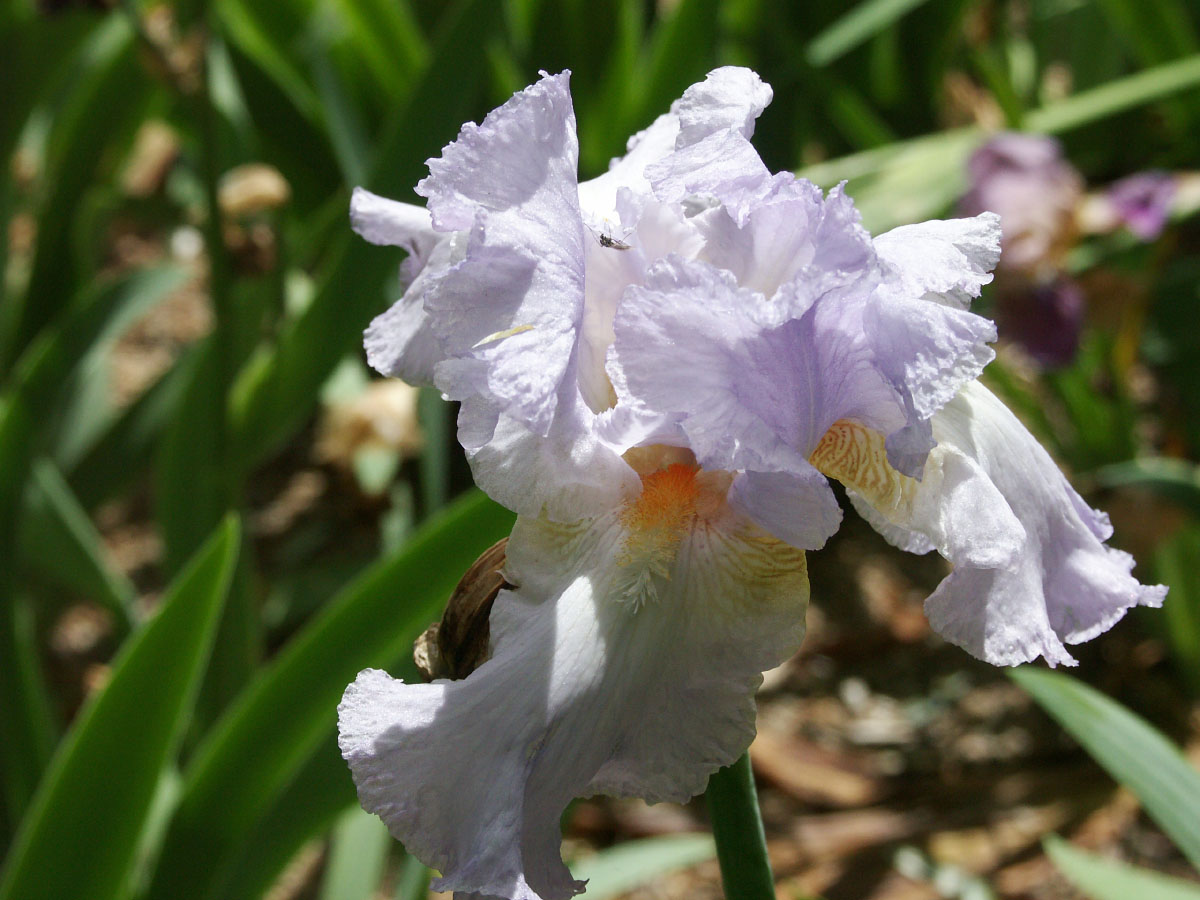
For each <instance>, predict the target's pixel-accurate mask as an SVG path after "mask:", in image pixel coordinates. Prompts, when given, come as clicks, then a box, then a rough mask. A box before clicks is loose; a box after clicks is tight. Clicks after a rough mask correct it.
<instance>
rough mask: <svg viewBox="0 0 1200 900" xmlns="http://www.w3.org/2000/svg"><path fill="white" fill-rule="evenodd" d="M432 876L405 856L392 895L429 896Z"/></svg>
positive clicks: (414, 899) (403, 899) (405, 898)
mask: <svg viewBox="0 0 1200 900" xmlns="http://www.w3.org/2000/svg"><path fill="white" fill-rule="evenodd" d="M576 877H577V878H578V877H579V876H576ZM432 878H433V872H432V871H431V870H430V869H429V867H428V866H426V865H425V864H424V863H423V862H421V861H420V860H419V859H417V858H416V857H415V856H406V857H404V861H403V862H401V863H400V874H399V875H398V876H397V878H396V891H395V893H394V894H393V895H392V896H393V897H395V900H425V898H427V897H428V896H429V882H430V880H432Z"/></svg>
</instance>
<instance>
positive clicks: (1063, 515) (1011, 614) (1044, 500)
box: [813, 382, 1166, 665]
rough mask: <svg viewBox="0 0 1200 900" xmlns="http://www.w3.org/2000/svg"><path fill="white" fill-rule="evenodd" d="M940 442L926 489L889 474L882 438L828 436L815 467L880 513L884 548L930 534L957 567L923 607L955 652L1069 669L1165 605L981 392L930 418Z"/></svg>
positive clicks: (969, 389)
mask: <svg viewBox="0 0 1200 900" xmlns="http://www.w3.org/2000/svg"><path fill="white" fill-rule="evenodd" d="M933 433H934V437H935V438H936V439H937V442H938V446H937V448H936V449H935V450H934V451H933V452H932V453H930V455H929V460H928V462H927V464H926V468H925V472H924V479H923V480H922V481H920V482H917V481H916V480H914V479H911V478H907V477H906V476H903V475H900V474H899V473H897V472H895V471H894V470H893V469H891V467H890V466H889V465H888V464H887V461H886V458H885V457H884V454H883V453H882V450H881V441H879V439H878V437H877V436H875V437H872V435H871V434H870V433H868V432H866V430H864V429H857V428H855V427H854V426H851V425H843V426H840V427H839V428H836V429H833V430H831V434H830V435H829V436H828V437H827V439H826V440H825V441H823V442H822V446H821V447H819V448H818V451H817V453H815V454H814V457H813V462H814V464H815V465H817V467H818V468H820V469H821V470H822V471H824V472H826V473H827V474H829V475H831V476H832V477H835V478H838V479H840V480H841V481H843V482H844V483H845V484H847V485H848V486H849V487H851V488H852V489H854V490H855V491H856V492H857V493H858V494H859V495H860V501H859V502H866V503H869V504H870V505H871V506H872V507H874V509H875V512H876V513H877V514H879V515H880V516H882V518H883V519H884V520H885V522H886V523H887V524H888V526H890V529H889V531H888V532H885V536H888V537H889V539H891V540H893V541H894V542H897V543H901V544H903V543H906V542H908V541H909V540H910V539H909V538H908V537H907V535H908V534H909V533H911V532H916V533H917V534H919V535H924V536H925V537H927V538H928V539H929V541H930V542H931V543H932V544H933V545H934V546H936V547H937V549H938V550H939V551H940V552H941V553H942V554H943V555H944V556H945V557H946V558H947V559H949V560H950V561H951V562H952V563H953V564H954V571H953V572H952V573H951V574H950V575H949V576H947V578H946V579H945V580H944V581H943V582H942V583H941V584H940V585H939V586H938V589H937V590H936V591H934V593H933V595H932V596H930V598H929V599H928V600H927V601H926V604H925V609H926V613H927V614H928V615H929V620H930V622H931V624H932V625H933V626H934V628H936V629H937V630H938V631H939V632H940V633H941V634H942V635H944V636H945V637H946V638H948V639H949V640H950V641H952V642H954V643H956V644H958V645H959V646H961V647H963V648H964V649H966V650H968V651H969V652H970V653H972V654H973V655H975V656H978V657H980V658H981V659H985V660H987V661H988V662H991V663H995V664H997V665H1017V664H1018V663H1023V662H1029V661H1031V660H1034V659H1036V658H1037V657H1039V656H1042V657H1045V659H1046V661H1047V662H1049V663H1050V664H1051V665H1055V664H1059V663H1062V664H1066V665H1073V664H1074V662H1075V661H1074V659H1073V658H1072V657H1071V655H1070V654H1069V653H1068V652H1067V650H1066V646H1065V645H1067V644H1076V643H1080V642H1082V641H1086V640H1090V639H1091V638H1093V637H1095V636H1096V635H1097V634H1100V633H1101V632H1103V631H1105V630H1107V629H1108V628H1110V627H1111V626H1112V625H1113V624H1114V623H1115V622H1116V621H1117V620H1119V619H1120V618H1121V617H1122V616H1123V615H1124V614H1125V612H1126V610H1128V609H1129V608H1131V607H1133V606H1138V605H1143V606H1159V605H1160V604H1161V603H1162V599H1163V596H1164V595H1165V593H1166V589H1165V588H1164V587H1162V586H1149V587H1147V586H1144V585H1141V584H1139V583H1138V581H1137V580H1136V579H1135V578H1134V577H1133V576H1132V574H1131V570H1132V568H1133V558H1132V557H1130V556H1129V554H1127V553H1123V552H1122V551H1120V550H1114V549H1112V548H1110V547H1107V546H1105V545H1104V543H1103V541H1105V540H1107V539H1108V538H1109V537H1110V536H1111V534H1112V528H1111V526H1110V525H1109V523H1108V519H1107V517H1106V516H1105V515H1104V514H1103V513H1099V512H1097V511H1095V510H1093V509H1091V508H1090V507H1088V505H1087V504H1086V503H1084V501H1083V499H1082V498H1081V497H1080V496H1079V495H1078V494H1077V493H1076V492H1075V490H1074V488H1072V487H1071V485H1070V484H1069V483H1068V482H1067V479H1066V478H1065V477H1064V476H1063V474H1062V472H1060V471H1059V469H1058V467H1057V466H1056V465H1055V464H1054V462H1053V461H1052V460H1051V459H1050V457H1049V455H1048V454H1047V453H1046V451H1045V450H1043V449H1042V446H1041V445H1040V444H1039V443H1038V442H1037V440H1036V439H1035V438H1034V437H1033V436H1032V435H1031V434H1030V433H1029V432H1028V431H1027V430H1026V429H1025V427H1024V426H1023V425H1021V423H1020V422H1019V421H1018V420H1017V418H1016V417H1015V416H1014V415H1013V414H1012V413H1011V412H1009V410H1008V409H1007V407H1005V406H1004V404H1002V403H1001V402H1000V401H999V400H997V399H996V397H995V396H994V395H993V394H992V393H991V392H990V391H988V390H987V389H986V388H984V387H983V386H982V385H980V384H978V383H977V382H974V383H971V384H969V385H967V386H966V387H964V388H963V390H962V391H961V392H960V393H959V394H958V396H957V397H955V398H954V399H953V400H952V401H951V402H950V403H948V404H947V405H946V406H945V408H943V409H942V410H941V411H940V412H939V413H938V414H937V415H936V416H934V418H933ZM920 544H921V541H920V540H919V539H916V540H913V541H912V545H913V549H918V548H919V546H920Z"/></svg>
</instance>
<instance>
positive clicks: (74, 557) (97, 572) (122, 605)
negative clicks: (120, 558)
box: [21, 459, 137, 638]
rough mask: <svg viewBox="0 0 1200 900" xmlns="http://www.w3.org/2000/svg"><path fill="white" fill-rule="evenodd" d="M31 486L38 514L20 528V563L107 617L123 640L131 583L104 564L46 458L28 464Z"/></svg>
mask: <svg viewBox="0 0 1200 900" xmlns="http://www.w3.org/2000/svg"><path fill="white" fill-rule="evenodd" d="M33 486H34V488H35V492H36V494H37V497H38V500H39V501H40V502H39V503H38V505H37V507H36V511H37V513H40V515H38V514H36V513H35V512H34V511H33V510H31V511H30V512H29V513H27V516H28V519H27V521H26V524H25V526H24V527H23V528H22V529H21V543H22V548H23V549H22V553H23V555H24V557H25V559H26V560H28V561H29V563H30V564H31V565H34V566H36V567H38V568H40V569H41V570H42V572H43V573H45V574H46V575H48V576H50V577H53V578H56V579H58V580H60V581H62V582H64V583H66V584H67V585H69V586H70V587H71V588H72V589H73V590H76V591H78V592H80V593H81V594H83V595H84V596H86V597H88V598H89V599H91V600H94V601H96V602H97V603H99V604H100V605H101V606H103V607H104V608H105V609H107V610H108V611H109V612H110V613H112V617H113V623H114V625H115V627H116V631H117V635H118V637H120V638H123V637H124V636H125V635H126V634H128V633H129V631H130V630H131V629H132V628H133V625H134V623H135V622H136V620H137V615H136V612H135V610H134V601H135V599H136V596H137V593H136V591H135V590H134V587H133V585H132V584H131V583H130V581H129V579H128V578H126V577H125V576H124V575H123V574H122V573H120V572H115V571H113V569H112V567H111V566H110V565H109V564H108V562H107V560H106V559H105V551H104V546H103V541H102V539H101V537H100V533H99V532H98V531H97V530H96V526H95V525H93V524H92V520H91V519H90V518H88V514H87V512H86V510H84V508H83V507H82V506H81V505H80V503H79V501H78V500H77V499H76V498H75V494H74V493H73V492H72V491H71V487H70V485H68V484H67V482H66V480H65V479H64V478H63V477H62V474H61V473H60V472H59V471H58V467H57V466H55V465H54V463H53V462H51V461H50V460H49V459H40V460H38V461H37V462H36V463H34V466H33Z"/></svg>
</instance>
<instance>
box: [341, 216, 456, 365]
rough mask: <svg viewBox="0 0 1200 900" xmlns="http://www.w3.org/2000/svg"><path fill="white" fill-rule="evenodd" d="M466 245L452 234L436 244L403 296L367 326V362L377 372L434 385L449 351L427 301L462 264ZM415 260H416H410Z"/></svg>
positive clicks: (364, 343) (365, 338) (365, 342)
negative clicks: (434, 325)
mask: <svg viewBox="0 0 1200 900" xmlns="http://www.w3.org/2000/svg"><path fill="white" fill-rule="evenodd" d="M466 246H467V241H466V236H465V235H461V234H452V235H449V236H447V237H445V239H444V240H441V241H440V242H438V243H437V244H435V245H434V247H433V249H432V251H431V252H430V254H429V258H428V259H427V260H426V262H425V265H424V266H423V267H422V268H421V270H420V272H419V273H418V274H417V275H416V277H415V278H414V279H413V281H412V283H411V284H410V285H409V286H408V290H406V291H405V292H404V296H403V297H401V298H400V299H399V300H398V301H397V302H396V303H393V304H392V306H391V307H390V308H389V309H388V310H387V311H386V312H384V313H381V314H380V315H378V316H376V317H375V318H374V320H372V322H371V324H370V325H369V326H368V327H367V330H366V332H365V333H364V335H363V345H364V346H365V347H366V350H367V362H368V363H369V364H370V365H371V367H372V368H373V369H375V370H376V371H377V372H379V373H380V374H382V375H389V376H392V377H395V378H403V379H404V380H405V381H407V382H408V383H409V384H433V375H434V368H435V367H436V366H437V364H438V363H439V362H441V361H442V360H443V359H445V358H446V351H445V348H444V347H443V345H442V341H441V339H439V338H438V336H437V335H436V334H434V332H433V329H432V328H431V327H430V324H429V315H428V313H427V312H426V309H425V299H426V297H428V296H429V294H430V293H431V292H433V291H434V290H435V289H436V288H437V286H438V285H439V284H440V283H441V281H442V279H443V278H444V277H445V275H446V273H447V272H448V271H450V270H452V269H453V267H454V266H455V265H456V264H457V263H459V262H461V261H462V258H463V257H464V256H465V255H466ZM412 259H415V257H409V260H412ZM409 260H405V263H406V264H407V263H408V261H409Z"/></svg>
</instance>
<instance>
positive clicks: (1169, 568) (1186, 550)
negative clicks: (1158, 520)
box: [1154, 523, 1200, 694]
mask: <svg viewBox="0 0 1200 900" xmlns="http://www.w3.org/2000/svg"><path fill="white" fill-rule="evenodd" d="M1154 572H1155V576H1156V578H1157V579H1158V580H1159V581H1161V582H1162V583H1163V584H1169V585H1170V586H1171V599H1170V601H1169V602H1167V603H1164V604H1163V608H1162V610H1161V613H1160V614H1156V615H1155V617H1154V623H1155V625H1156V626H1157V630H1158V633H1159V634H1160V635H1161V636H1162V639H1163V640H1164V641H1165V642H1166V644H1167V647H1168V648H1169V649H1170V651H1171V658H1172V661H1173V662H1174V663H1175V670H1176V672H1178V674H1179V677H1180V678H1182V679H1183V681H1184V682H1185V683H1186V684H1187V685H1188V687H1190V688H1191V690H1192V693H1193V694H1200V526H1197V525H1196V524H1195V523H1188V524H1187V525H1185V526H1184V527H1182V528H1180V529H1179V531H1177V532H1176V533H1175V534H1173V535H1171V537H1170V538H1168V539H1167V540H1165V541H1163V542H1162V543H1161V544H1159V545H1158V547H1157V548H1155V551H1154Z"/></svg>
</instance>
